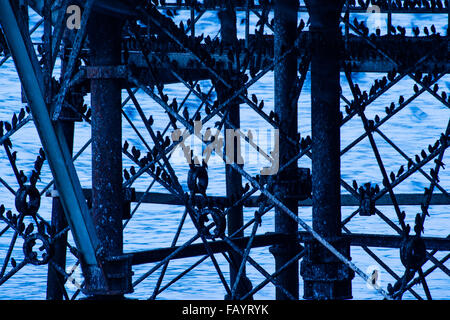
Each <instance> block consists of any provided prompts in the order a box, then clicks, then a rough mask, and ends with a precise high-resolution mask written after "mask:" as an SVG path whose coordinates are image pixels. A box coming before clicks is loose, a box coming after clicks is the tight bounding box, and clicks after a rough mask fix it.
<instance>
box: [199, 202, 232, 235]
mask: <svg viewBox="0 0 450 320" xmlns="http://www.w3.org/2000/svg"><path fill="white" fill-rule="evenodd" d="M208 216H211V217H212V219H213V221H214V224H215V225H216V227H215V228H214V230H213V231H212V232H210V231H209V230H208V229H207V228H206V226H205V222H208V221H209V218H208ZM199 227H200V230H199V231H200V232H201V233H202V234H203V235H204V236H205V237H206V238H208V239H217V238H221V237H222V236H223V235H224V233H225V228H226V221H225V216H224V214H223V212H222V211H221V210H220V209H218V208H205V209H203V210H202V211H201V212H200V217H199Z"/></svg>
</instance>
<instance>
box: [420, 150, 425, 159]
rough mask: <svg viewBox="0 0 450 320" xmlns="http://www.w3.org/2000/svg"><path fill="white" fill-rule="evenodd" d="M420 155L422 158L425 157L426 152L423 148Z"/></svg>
mask: <svg viewBox="0 0 450 320" xmlns="http://www.w3.org/2000/svg"><path fill="white" fill-rule="evenodd" d="M420 155H421V156H422V158H424V159H426V157H427V153H426V152H425V150H422V151H421V152H420Z"/></svg>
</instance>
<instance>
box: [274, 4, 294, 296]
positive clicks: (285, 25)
mask: <svg viewBox="0 0 450 320" xmlns="http://www.w3.org/2000/svg"><path fill="white" fill-rule="evenodd" d="M297 12H298V1H297V0H276V1H275V2H274V23H275V29H274V37H275V39H274V56H275V57H280V56H282V55H283V54H285V52H286V51H288V50H290V49H291V48H292V47H293V45H294V43H295V39H296V37H297ZM296 80H297V55H296V53H295V52H294V51H292V52H291V53H289V54H288V55H287V56H286V58H285V59H283V61H281V62H280V63H277V64H276V65H275V67H274V81H275V83H274V87H275V114H276V115H277V116H278V120H279V127H280V128H281V129H280V130H281V131H283V134H280V142H279V167H280V168H281V167H283V166H284V165H285V164H286V163H287V162H288V161H289V160H290V159H292V157H294V156H295V155H296V154H297V153H298V147H295V146H293V145H292V144H291V143H289V142H288V141H287V139H286V137H289V138H291V139H292V140H295V139H296V137H297V133H298V119H297V115H298V114H297V100H296V99H295V97H296V94H295V91H296ZM297 167H298V166H297V162H294V163H292V164H291V165H289V166H288V167H287V168H286V169H285V170H284V171H283V172H281V173H279V174H278V175H277V176H275V177H273V178H272V179H275V181H274V188H275V189H274V192H275V195H276V196H277V197H278V198H279V199H280V200H281V201H283V203H284V204H285V205H286V206H287V207H288V208H289V210H291V211H292V212H293V213H294V214H296V215H297V214H298V199H297V198H296V195H295V194H296V191H297V189H298V179H297V176H298V168H297ZM275 232H278V233H283V234H285V235H287V239H289V240H287V241H286V242H285V243H283V244H279V245H275V246H272V247H271V248H270V252H271V253H272V254H273V255H274V257H275V269H276V270H278V269H280V268H281V267H282V266H283V265H285V264H286V263H287V262H288V261H289V260H291V259H292V258H293V257H294V256H295V255H296V254H297V253H298V251H299V245H298V242H297V232H298V224H297V222H296V221H295V220H293V219H292V218H291V217H289V216H288V215H287V214H285V213H284V212H282V211H281V210H279V209H275ZM298 278H299V275H298V262H297V261H296V262H295V263H292V264H291V265H290V266H289V267H288V268H286V269H285V270H284V271H283V272H282V273H280V275H279V276H278V277H277V282H278V284H280V285H281V286H282V287H283V288H284V289H286V291H287V292H289V293H290V295H291V296H292V297H293V298H295V299H298V296H299V295H298V288H299V287H298V286H299V281H298ZM289 298H290V297H289V296H287V295H286V294H285V293H284V292H283V291H282V290H280V289H278V288H277V289H276V299H277V300H286V299H289Z"/></svg>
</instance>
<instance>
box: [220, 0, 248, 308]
mask: <svg viewBox="0 0 450 320" xmlns="http://www.w3.org/2000/svg"><path fill="white" fill-rule="evenodd" d="M222 6H223V7H222V9H221V10H220V11H219V19H220V24H221V32H220V35H221V38H222V44H223V45H224V47H226V49H227V50H231V51H232V52H235V50H236V46H237V45H238V40H237V30H236V12H235V10H234V5H233V4H232V1H224V3H223V4H222ZM229 71H230V74H229V75H228V77H227V80H228V83H231V84H232V85H233V87H234V86H236V85H237V83H236V81H237V80H236V76H237V75H238V74H239V70H236V69H235V68H233V69H232V70H229ZM216 90H217V95H218V99H219V101H221V102H223V101H225V100H227V99H228V97H229V96H230V95H231V94H232V93H233V92H232V90H230V89H228V88H226V87H225V86H224V85H223V84H222V83H220V82H218V83H216ZM227 110H228V114H227V116H226V120H227V121H228V123H225V126H224V127H225V152H226V156H227V163H226V164H225V179H226V192H227V198H228V199H229V200H231V201H236V200H237V199H240V198H241V197H242V177H241V175H240V174H239V173H238V172H237V171H236V170H235V169H233V167H232V166H231V164H232V163H237V164H238V165H241V164H242V163H241V159H242V158H241V148H240V141H239V140H240V137H239V135H238V130H240V114H239V103H238V102H237V101H233V102H231V103H230V104H229V105H228V106H227ZM233 127H234V128H233ZM234 129H236V131H234ZM231 139H233V141H231ZM230 146H231V148H230ZM243 221H244V220H243V213H242V206H235V207H233V208H231V209H230V210H229V212H228V215H227V232H228V235H232V234H234V233H235V232H236V230H238V229H239V228H241V227H242V225H243ZM243 236H244V232H243V231H241V232H238V233H237V234H236V235H234V237H243ZM229 256H230V260H231V263H230V284H231V286H230V287H231V288H233V286H235V282H236V280H237V279H236V277H237V275H238V272H239V266H240V265H241V261H242V259H241V256H240V255H239V254H237V253H236V252H230V253H229ZM250 290H251V288H250V283H249V280H248V279H247V277H246V272H245V266H244V269H243V271H242V275H241V277H240V280H239V283H238V285H237V288H236V292H235V294H236V298H239V297H240V296H243V295H245V294H246V293H247V292H248V291H250ZM228 298H231V297H226V299H228Z"/></svg>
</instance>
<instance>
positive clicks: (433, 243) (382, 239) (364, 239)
mask: <svg viewBox="0 0 450 320" xmlns="http://www.w3.org/2000/svg"><path fill="white" fill-rule="evenodd" d="M342 237H343V238H344V239H346V240H348V241H349V242H350V245H351V246H367V247H379V248H400V246H401V243H402V237H401V236H396V235H379V234H358V233H353V234H343V235H342ZM422 238H423V240H424V241H425V246H426V248H427V249H428V250H438V251H450V239H446V238H436V237H422ZM249 239H250V237H243V238H236V239H233V240H232V241H233V242H234V243H235V244H236V245H237V246H239V247H240V248H245V246H246V244H247V243H248V240H249ZM286 240H287V237H286V235H283V234H280V233H266V234H262V235H256V236H255V238H254V240H253V244H252V248H260V247H266V246H271V245H274V244H279V243H282V242H283V241H286ZM298 240H299V242H304V241H305V240H311V236H309V234H308V232H305V231H302V232H299V233H298ZM209 245H210V247H211V251H212V252H213V253H222V252H227V251H230V250H231V248H230V246H229V245H228V244H227V243H226V241H224V240H218V241H214V242H209ZM178 248H179V246H175V247H168V248H157V249H151V250H145V251H138V252H133V253H127V254H126V255H127V256H128V257H130V256H131V261H132V264H133V265H138V264H145V263H153V262H158V261H161V260H163V259H164V258H165V257H167V256H168V255H169V254H171V253H172V252H174V251H175V250H177V249H178ZM206 254H207V252H206V249H205V246H204V244H203V243H195V244H191V245H189V246H187V247H186V248H184V249H183V250H182V251H181V252H180V253H178V254H177V255H175V256H174V257H173V258H172V259H182V258H190V257H197V256H201V255H206Z"/></svg>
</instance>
